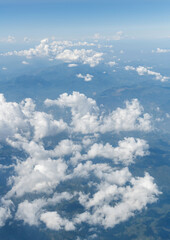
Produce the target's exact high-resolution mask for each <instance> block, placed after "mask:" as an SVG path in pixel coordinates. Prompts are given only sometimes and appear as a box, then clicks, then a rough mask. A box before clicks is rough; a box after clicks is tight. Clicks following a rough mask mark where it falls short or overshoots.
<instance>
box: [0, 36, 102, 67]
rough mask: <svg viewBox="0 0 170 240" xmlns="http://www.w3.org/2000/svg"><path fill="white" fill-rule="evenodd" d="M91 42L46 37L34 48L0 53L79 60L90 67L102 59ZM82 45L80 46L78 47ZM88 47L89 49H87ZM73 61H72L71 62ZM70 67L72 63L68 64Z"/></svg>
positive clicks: (66, 60) (69, 61) (68, 61)
mask: <svg viewBox="0 0 170 240" xmlns="http://www.w3.org/2000/svg"><path fill="white" fill-rule="evenodd" d="M93 46H94V44H93V43H87V42H71V41H50V40H49V39H48V38H46V39H43V40H41V42H40V44H39V45H37V46H36V47H35V48H30V49H28V50H20V51H13V52H7V53H5V54H1V55H3V56H13V55H14V56H20V57H26V58H28V59H29V58H33V57H48V58H49V59H50V60H55V59H56V60H62V61H64V62H67V63H70V64H76V63H77V62H80V63H82V64H88V65H90V66H91V67H94V66H96V65H97V64H99V63H100V62H101V61H102V59H103V58H102V56H103V53H102V52H96V51H94V50H93V49H91V47H93ZM80 47H82V48H80ZM89 48H90V49H89ZM72 62H73V63H72ZM70 66H71V67H72V66H74V65H70Z"/></svg>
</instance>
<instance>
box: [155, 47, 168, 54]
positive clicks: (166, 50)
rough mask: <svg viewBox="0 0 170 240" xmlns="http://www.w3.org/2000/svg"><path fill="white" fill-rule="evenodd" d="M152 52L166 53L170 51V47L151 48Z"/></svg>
mask: <svg viewBox="0 0 170 240" xmlns="http://www.w3.org/2000/svg"><path fill="white" fill-rule="evenodd" d="M152 52H153V53H168V52H170V49H162V48H157V49H156V50H152Z"/></svg>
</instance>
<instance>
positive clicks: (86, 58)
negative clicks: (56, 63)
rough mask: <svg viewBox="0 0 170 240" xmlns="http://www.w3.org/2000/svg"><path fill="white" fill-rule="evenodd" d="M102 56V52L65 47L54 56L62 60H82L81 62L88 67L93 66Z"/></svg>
mask: <svg viewBox="0 0 170 240" xmlns="http://www.w3.org/2000/svg"><path fill="white" fill-rule="evenodd" d="M102 56H103V53H101V52H95V51H93V50H91V49H90V50H86V49H80V50H79V49H74V50H70V49H65V50H64V51H63V52H61V53H59V54H58V55H57V56H56V59H59V60H63V61H64V62H72V61H74V62H82V63H83V64H89V65H90V67H95V66H96V65H98V64H99V63H100V61H101V60H102Z"/></svg>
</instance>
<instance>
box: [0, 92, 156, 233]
mask: <svg viewBox="0 0 170 240" xmlns="http://www.w3.org/2000/svg"><path fill="white" fill-rule="evenodd" d="M45 104H46V106H49V107H50V106H53V105H54V106H55V105H57V106H58V107H61V108H64V107H69V108H70V109H71V114H72V119H70V122H68V123H65V122H64V121H63V119H62V118H61V119H59V120H56V119H55V117H54V116H53V115H52V114H48V113H46V112H40V111H36V105H35V103H34V102H33V101H32V100H31V99H25V100H23V101H22V102H21V103H15V102H7V101H6V100H5V98H4V97H3V95H0V111H1V113H2V114H1V118H0V126H2V127H1V128H0V131H1V137H3V139H4V140H6V143H7V144H8V145H10V146H11V147H13V148H16V149H18V150H20V151H22V153H23V155H22V156H21V157H18V156H15V160H16V161H15V162H14V163H13V171H11V175H10V177H9V178H8V179H7V182H8V189H9V191H8V192H7V193H6V194H5V196H3V199H4V200H1V207H0V226H4V225H5V222H6V220H7V219H8V218H11V221H12V220H13V221H14V220H21V221H23V222H24V223H25V224H29V225H31V226H32V225H35V226H40V225H41V224H43V223H44V224H45V225H46V227H47V228H49V229H51V230H55V231H58V230H64V231H74V230H75V229H76V228H79V227H81V224H83V223H84V222H85V223H88V224H90V225H92V226H94V225H99V226H101V227H104V228H108V227H114V226H115V225H116V224H119V223H120V222H122V221H125V220H127V219H128V218H129V217H131V216H133V215H134V214H135V212H136V211H141V210H142V209H143V208H146V206H147V205H148V204H149V203H153V202H155V201H156V200H157V197H158V195H159V194H160V192H159V191H158V188H157V186H156V184H155V183H154V179H153V178H152V177H151V176H150V175H149V174H148V173H146V174H145V176H144V177H134V176H133V175H132V173H131V172H130V170H129V169H128V167H127V165H130V164H132V163H134V162H135V159H136V158H137V157H144V156H146V155H147V154H148V148H149V146H148V144H147V142H146V141H145V140H143V139H139V138H136V139H135V138H133V137H128V138H124V139H123V140H120V141H119V142H118V144H117V146H116V147H114V146H112V145H111V144H109V143H108V142H107V141H105V140H103V141H104V142H101V140H100V141H99V139H100V136H101V133H102V134H105V133H106V132H109V133H110V132H112V131H113V132H114V135H115V134H116V132H119V131H133V130H135V131H137V130H138V131H149V130H151V122H150V115H149V114H146V113H144V110H143V107H142V106H141V105H140V103H139V102H138V100H137V99H134V100H132V101H131V102H128V101H127V102H126V105H125V108H117V109H115V110H113V111H112V112H110V113H109V114H106V113H104V112H103V111H101V110H100V108H99V107H98V106H97V103H96V101H95V100H94V99H92V98H88V97H87V96H85V95H84V94H81V93H79V92H73V93H72V94H70V95H69V94H67V93H64V94H61V95H60V97H59V98H58V99H56V100H50V99H47V100H46V101H45ZM4 129H5V133H4V132H3V131H4ZM7 130H8V131H7ZM65 130H68V132H66V138H65V139H62V140H60V141H59V140H58V136H57V134H58V133H60V132H61V131H65ZM79 133H80V134H79ZM81 133H83V135H82V134H81ZM54 135H56V137H55V138H54V139H53V138H50V140H49V139H44V137H46V136H54ZM113 141H114V136H113ZM14 152H15V151H14ZM96 157H100V163H96V161H95V158H96ZM89 159H91V160H89ZM106 159H111V160H112V162H111V161H110V163H109V161H107V162H108V163H106ZM116 164H119V165H116ZM81 180H83V181H81ZM84 180H85V181H84ZM79 182H81V188H79V186H80V185H79ZM84 182H85V184H84ZM87 187H88V188H87ZM85 189H86V191H84V190H85ZM88 189H89V191H87V190H88ZM85 192H86V194H85ZM42 196H43V197H42ZM11 199H15V201H14V202H15V204H12V202H11ZM75 201H78V202H79V203H80V204H81V205H82V209H83V208H84V211H83V210H82V211H81V212H79V211H77V212H76V213H74V214H72V216H69V217H68V216H67V213H66V212H65V210H64V209H62V207H61V206H62V204H64V205H65V204H66V206H69V204H70V203H74V202H75ZM59 203H62V204H61V206H60V207H59ZM15 209H17V210H15ZM11 210H12V211H11ZM122 212H123V213H124V214H122ZM12 214H14V215H15V218H13V217H12Z"/></svg>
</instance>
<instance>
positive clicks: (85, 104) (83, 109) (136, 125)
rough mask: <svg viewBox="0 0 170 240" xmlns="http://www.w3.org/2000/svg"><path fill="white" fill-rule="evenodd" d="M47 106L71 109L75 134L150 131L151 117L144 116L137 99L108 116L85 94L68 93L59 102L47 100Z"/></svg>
mask: <svg viewBox="0 0 170 240" xmlns="http://www.w3.org/2000/svg"><path fill="white" fill-rule="evenodd" d="M45 104H46V105H47V106H52V105H57V106H59V107H69V108H71V113H72V121H71V126H73V127H74V128H73V130H74V131H75V132H81V133H83V134H86V133H95V132H101V133H106V132H111V131H114V132H119V131H132V130H141V131H150V130H151V128H152V127H151V121H150V120H151V116H150V115H149V114H148V113H145V114H143V111H144V109H143V107H142V106H141V105H140V103H139V101H138V100H137V99H133V100H132V101H131V102H129V101H127V102H126V107H125V108H117V109H116V110H114V111H112V112H111V113H110V114H108V115H104V114H103V113H101V112H100V109H99V108H98V106H97V104H96V102H95V101H94V100H93V99H91V98H87V97H86V96H85V95H84V94H80V93H79V92H73V94H72V95H68V94H66V93H64V94H62V95H60V97H59V98H58V99H57V100H50V99H46V101H45Z"/></svg>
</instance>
